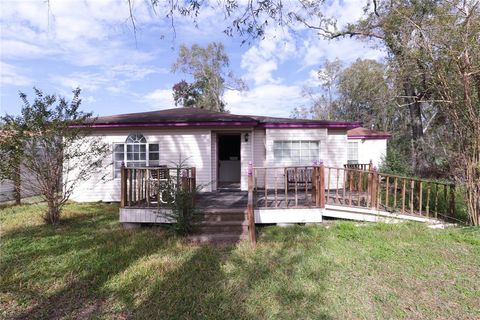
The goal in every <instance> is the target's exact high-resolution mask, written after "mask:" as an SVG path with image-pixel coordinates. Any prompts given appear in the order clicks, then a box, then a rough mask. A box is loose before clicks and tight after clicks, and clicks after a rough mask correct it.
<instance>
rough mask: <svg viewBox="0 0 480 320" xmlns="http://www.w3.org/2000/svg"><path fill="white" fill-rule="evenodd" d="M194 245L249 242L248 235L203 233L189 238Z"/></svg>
mask: <svg viewBox="0 0 480 320" xmlns="http://www.w3.org/2000/svg"><path fill="white" fill-rule="evenodd" d="M187 239H188V240H189V241H191V242H193V243H236V242H238V241H242V240H247V239H248V234H246V233H234V234H232V233H203V234H192V235H190V236H188V238H187Z"/></svg>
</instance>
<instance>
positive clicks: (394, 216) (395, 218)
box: [323, 205, 445, 225]
mask: <svg viewBox="0 0 480 320" xmlns="http://www.w3.org/2000/svg"><path fill="white" fill-rule="evenodd" d="M323 217H328V218H337V219H346V220H355V221H366V222H384V223H399V222H403V221H415V222H424V223H428V224H432V225H436V224H444V223H445V221H442V220H440V219H435V218H428V217H424V216H415V215H409V214H402V213H394V212H387V211H381V210H376V209H368V208H356V207H349V206H342V205H325V209H324V211H323Z"/></svg>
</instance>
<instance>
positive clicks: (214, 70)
mask: <svg viewBox="0 0 480 320" xmlns="http://www.w3.org/2000/svg"><path fill="white" fill-rule="evenodd" d="M229 64H230V61H229V58H228V55H227V54H226V52H225V47H224V46H223V44H222V43H217V42H212V43H210V44H209V45H208V46H207V47H205V48H204V47H201V46H199V45H197V44H194V45H192V46H191V47H190V48H189V47H186V46H184V45H182V46H181V47H180V52H179V55H178V58H177V60H176V62H175V63H174V64H173V65H172V71H173V72H178V71H179V72H182V73H184V74H186V75H189V76H190V77H191V78H192V80H193V81H192V83H188V82H186V81H185V80H182V81H180V82H179V83H177V84H175V85H174V86H173V96H174V99H175V104H176V105H181V106H184V107H187V106H194V107H197V108H201V109H208V110H214V111H225V102H224V100H223V94H224V93H225V90H226V89H231V90H243V89H245V88H246V86H245V84H244V83H243V81H242V80H241V79H238V78H236V77H235V76H234V75H233V72H232V71H231V70H230V69H229Z"/></svg>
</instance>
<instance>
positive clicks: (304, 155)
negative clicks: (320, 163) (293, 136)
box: [273, 140, 320, 165]
mask: <svg viewBox="0 0 480 320" xmlns="http://www.w3.org/2000/svg"><path fill="white" fill-rule="evenodd" d="M319 144H320V143H319V142H318V141H307V140H301V141H274V142H273V157H274V159H275V162H277V163H278V162H281V163H288V164H298V165H311V164H312V163H313V162H314V161H316V160H318V158H319Z"/></svg>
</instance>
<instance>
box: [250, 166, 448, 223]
mask: <svg viewBox="0 0 480 320" xmlns="http://www.w3.org/2000/svg"><path fill="white" fill-rule="evenodd" d="M251 171H252V172H251V180H252V181H251V184H252V186H251V191H250V192H249V194H250V193H251V195H252V197H251V198H252V201H253V202H252V203H253V205H254V207H258V208H299V207H317V208H324V207H325V204H331V205H342V206H349V207H361V208H370V209H377V210H382V211H388V212H397V213H403V214H411V215H421V216H427V217H439V216H440V217H450V218H454V217H455V185H454V184H452V183H447V182H436V181H429V180H425V179H417V178H409V177H402V176H396V175H390V174H383V173H379V172H377V171H376V170H375V169H374V168H373V167H372V166H371V165H370V166H369V170H363V169H351V168H334V167H325V166H324V165H323V164H321V165H317V166H287V167H251Z"/></svg>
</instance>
